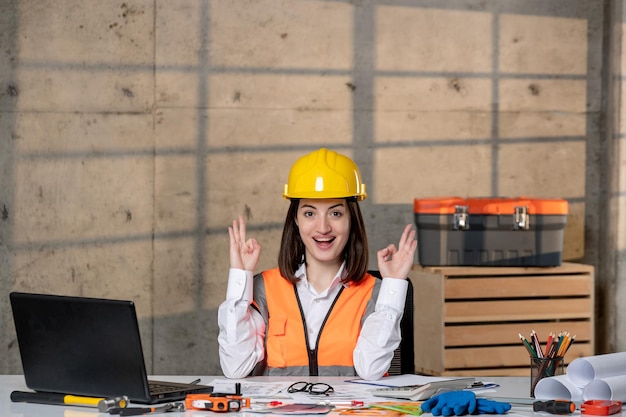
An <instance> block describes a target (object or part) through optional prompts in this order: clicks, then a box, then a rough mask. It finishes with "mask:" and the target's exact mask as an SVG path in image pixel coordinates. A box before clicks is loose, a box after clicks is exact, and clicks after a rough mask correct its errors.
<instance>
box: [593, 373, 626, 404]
mask: <svg viewBox="0 0 626 417" xmlns="http://www.w3.org/2000/svg"><path fill="white" fill-rule="evenodd" d="M583 398H584V399H585V400H618V401H622V402H625V401H626V375H618V376H607V377H606V378H602V379H596V380H593V381H591V382H590V383H589V384H587V386H586V387H585V388H584V389H583Z"/></svg>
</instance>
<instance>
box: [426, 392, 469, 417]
mask: <svg viewBox="0 0 626 417" xmlns="http://www.w3.org/2000/svg"><path fill="white" fill-rule="evenodd" d="M476 407H477V404H476V394H474V393H473V392H472V391H448V392H444V393H442V394H438V395H435V396H434V397H431V398H429V399H428V400H426V401H424V403H423V404H422V407H421V408H422V411H423V412H425V413H433V416H445V417H449V416H453V415H457V416H462V415H465V414H474V412H476Z"/></svg>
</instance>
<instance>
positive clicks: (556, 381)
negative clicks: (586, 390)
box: [535, 375, 583, 402]
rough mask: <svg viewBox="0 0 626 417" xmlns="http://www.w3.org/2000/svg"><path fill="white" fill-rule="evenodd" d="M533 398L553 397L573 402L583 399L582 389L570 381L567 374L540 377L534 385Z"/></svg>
mask: <svg viewBox="0 0 626 417" xmlns="http://www.w3.org/2000/svg"><path fill="white" fill-rule="evenodd" d="M535 398H536V399H538V400H553V399H555V398H559V399H563V400H570V401H574V402H582V401H583V390H582V389H581V388H579V387H577V386H576V385H574V384H573V383H572V381H570V379H569V378H568V377H567V375H557V376H550V377H547V378H542V379H541V380H539V382H537V386H536V387H535Z"/></svg>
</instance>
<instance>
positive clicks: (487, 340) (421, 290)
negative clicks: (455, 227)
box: [411, 263, 594, 376]
mask: <svg viewBox="0 0 626 417" xmlns="http://www.w3.org/2000/svg"><path fill="white" fill-rule="evenodd" d="M411 282H412V283H413V286H414V292H415V313H414V317H415V319H414V322H415V370H416V372H417V373H423V374H427V375H458V376H463V375H468V376H527V375H529V372H530V370H529V367H530V358H529V355H528V352H527V351H526V349H525V348H524V346H523V344H522V342H521V340H520V338H519V333H521V334H522V335H524V336H525V337H526V338H528V339H529V338H530V332H531V330H535V331H536V332H537V334H538V335H539V337H540V339H541V341H542V342H545V339H546V338H547V337H548V334H549V333H550V332H557V333H558V332H560V331H568V332H570V334H571V335H576V341H575V342H574V343H573V344H572V346H571V348H570V350H569V351H568V352H567V355H565V363H566V364H568V363H569V362H571V361H572V360H573V359H575V358H577V357H581V356H590V355H593V354H594V315H593V312H594V269H593V266H590V265H583V264H575V263H563V264H562V265H561V266H558V267H445V266H441V267H422V266H419V265H415V266H414V267H413V270H412V271H411Z"/></svg>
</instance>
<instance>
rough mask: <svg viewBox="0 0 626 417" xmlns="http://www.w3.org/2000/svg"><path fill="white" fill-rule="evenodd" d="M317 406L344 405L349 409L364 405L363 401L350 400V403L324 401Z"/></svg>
mask: <svg viewBox="0 0 626 417" xmlns="http://www.w3.org/2000/svg"><path fill="white" fill-rule="evenodd" d="M317 404H318V405H345V406H350V407H362V406H363V405H364V403H363V401H357V400H352V401H331V400H326V401H320V402H318V403H317Z"/></svg>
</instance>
